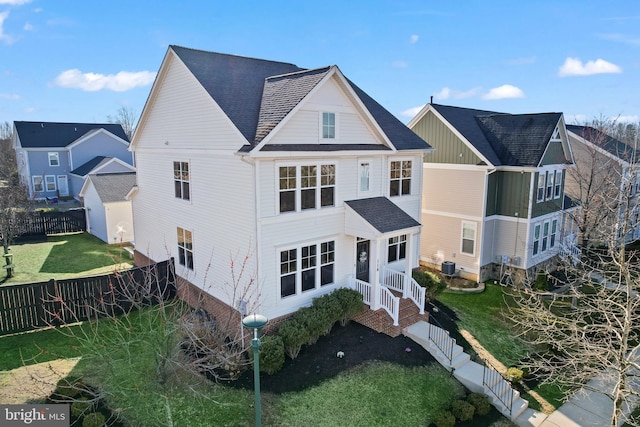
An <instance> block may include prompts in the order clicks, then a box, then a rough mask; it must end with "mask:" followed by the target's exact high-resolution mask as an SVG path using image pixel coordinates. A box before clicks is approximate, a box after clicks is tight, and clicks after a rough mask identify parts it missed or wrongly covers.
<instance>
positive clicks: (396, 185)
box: [389, 160, 411, 197]
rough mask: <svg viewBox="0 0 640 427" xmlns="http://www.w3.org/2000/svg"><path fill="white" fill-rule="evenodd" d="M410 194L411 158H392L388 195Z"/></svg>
mask: <svg viewBox="0 0 640 427" xmlns="http://www.w3.org/2000/svg"><path fill="white" fill-rule="evenodd" d="M406 194H411V160H402V161H399V160H394V161H392V162H391V164H390V168H389V195H390V196H392V197H393V196H404V195H406Z"/></svg>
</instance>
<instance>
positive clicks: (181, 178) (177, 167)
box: [173, 162, 191, 200]
mask: <svg viewBox="0 0 640 427" xmlns="http://www.w3.org/2000/svg"><path fill="white" fill-rule="evenodd" d="M189 182H190V176H189V162H173V184H174V185H173V186H174V191H175V196H176V198H177V199H183V200H189V199H191V189H190V188H189V187H190V185H189Z"/></svg>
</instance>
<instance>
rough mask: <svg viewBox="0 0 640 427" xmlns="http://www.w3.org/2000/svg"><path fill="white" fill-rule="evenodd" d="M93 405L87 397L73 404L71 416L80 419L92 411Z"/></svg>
mask: <svg viewBox="0 0 640 427" xmlns="http://www.w3.org/2000/svg"><path fill="white" fill-rule="evenodd" d="M92 406H93V403H92V402H91V401H90V400H89V399H87V398H86V397H81V398H80V399H78V400H76V401H75V402H73V403H72V404H71V416H72V417H75V418H80V417H81V416H83V415H84V414H85V413H87V412H89V411H90V410H91V407H92Z"/></svg>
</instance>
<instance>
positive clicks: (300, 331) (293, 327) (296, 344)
mask: <svg viewBox="0 0 640 427" xmlns="http://www.w3.org/2000/svg"><path fill="white" fill-rule="evenodd" d="M278 336H280V338H281V339H282V344H283V345H284V351H285V352H286V353H287V356H289V357H290V358H291V359H295V358H296V357H298V354H299V353H300V350H301V349H302V346H303V345H304V344H305V343H306V342H307V341H308V339H309V333H308V332H307V330H306V328H305V326H304V324H302V323H301V322H300V321H299V320H296V319H289V320H287V321H286V322H284V323H283V324H282V325H281V326H280V329H279V330H278Z"/></svg>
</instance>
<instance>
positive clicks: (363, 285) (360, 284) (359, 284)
mask: <svg viewBox="0 0 640 427" xmlns="http://www.w3.org/2000/svg"><path fill="white" fill-rule="evenodd" d="M349 287H350V288H351V289H355V290H356V291H358V292H360V293H361V294H362V301H363V302H364V303H365V304H367V305H371V288H372V286H371V283H368V282H364V281H362V280H358V279H356V278H355V277H349Z"/></svg>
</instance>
